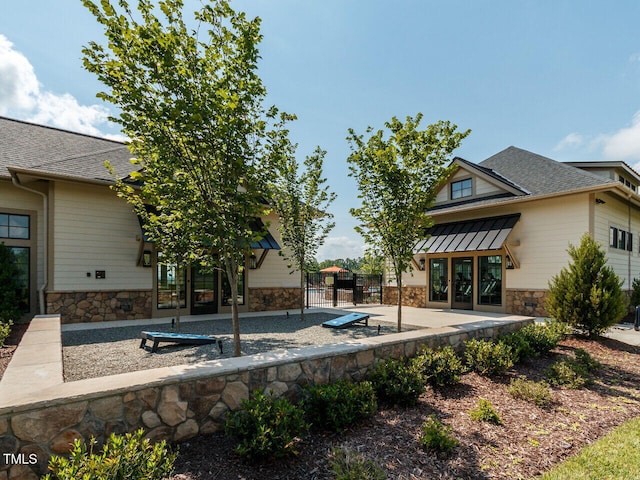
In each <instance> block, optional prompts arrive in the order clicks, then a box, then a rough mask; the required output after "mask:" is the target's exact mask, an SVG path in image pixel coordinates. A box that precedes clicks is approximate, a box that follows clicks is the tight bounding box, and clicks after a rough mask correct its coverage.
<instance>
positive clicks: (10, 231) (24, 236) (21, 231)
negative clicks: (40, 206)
mask: <svg viewBox="0 0 640 480" xmlns="http://www.w3.org/2000/svg"><path fill="white" fill-rule="evenodd" d="M0 238H16V239H19V240H29V215H13V214H11V213H0Z"/></svg>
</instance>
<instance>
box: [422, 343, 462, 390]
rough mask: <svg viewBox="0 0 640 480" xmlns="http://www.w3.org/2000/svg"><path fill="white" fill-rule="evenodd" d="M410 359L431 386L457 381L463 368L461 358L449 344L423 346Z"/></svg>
mask: <svg viewBox="0 0 640 480" xmlns="http://www.w3.org/2000/svg"><path fill="white" fill-rule="evenodd" d="M412 361H413V362H414V363H415V365H416V367H417V368H418V369H419V370H420V371H421V373H422V375H423V377H424V378H425V380H426V381H427V383H429V384H430V385H431V386H433V387H444V386H446V385H452V384H454V383H458V382H459V381H460V376H461V375H462V374H463V373H464V370H465V368H464V365H463V364H462V360H461V359H460V357H459V356H458V355H457V354H456V352H455V351H454V350H453V347H451V346H449V345H447V346H444V347H438V348H433V349H432V348H423V349H422V350H421V351H420V353H419V354H418V355H417V356H415V357H414V358H413V359H412Z"/></svg>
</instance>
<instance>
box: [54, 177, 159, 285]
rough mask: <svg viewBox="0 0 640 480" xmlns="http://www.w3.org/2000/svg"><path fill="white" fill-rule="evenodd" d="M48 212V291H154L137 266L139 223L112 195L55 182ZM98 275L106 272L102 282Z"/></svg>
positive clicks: (149, 276)
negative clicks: (51, 222)
mask: <svg viewBox="0 0 640 480" xmlns="http://www.w3.org/2000/svg"><path fill="white" fill-rule="evenodd" d="M52 208H53V210H52V215H53V220H54V229H53V232H52V235H53V248H54V261H55V264H54V282H53V285H52V286H50V289H51V290H55V291H74V290H77V291H98V290H129V289H151V288H152V278H153V276H152V269H151V268H143V267H139V266H137V259H138V246H139V242H138V239H139V238H140V235H141V231H140V225H139V223H138V219H137V218H136V215H135V214H134V213H133V211H132V210H131V207H130V206H129V205H128V204H127V203H126V202H125V201H124V200H122V199H120V198H118V197H117V196H116V194H115V193H114V192H113V191H111V190H110V189H109V188H107V187H100V186H88V185H80V184H71V183H62V182H59V183H56V185H55V189H54V193H53V202H52ZM96 270H104V271H105V272H106V278H105V279H96V278H95V271H96ZM87 272H88V273H90V275H91V276H87Z"/></svg>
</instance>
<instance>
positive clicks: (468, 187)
mask: <svg viewBox="0 0 640 480" xmlns="http://www.w3.org/2000/svg"><path fill="white" fill-rule="evenodd" d="M472 194H473V188H472V183H471V179H470V178H466V179H464V180H459V181H457V182H451V200H455V199H457V198H464V197H470V196H471V195H472Z"/></svg>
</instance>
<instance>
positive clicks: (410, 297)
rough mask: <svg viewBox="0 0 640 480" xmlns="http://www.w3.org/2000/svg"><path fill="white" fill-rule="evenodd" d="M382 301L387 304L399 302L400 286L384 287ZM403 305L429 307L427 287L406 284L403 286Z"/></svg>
mask: <svg viewBox="0 0 640 480" xmlns="http://www.w3.org/2000/svg"><path fill="white" fill-rule="evenodd" d="M382 303H384V304H385V305H397V304H398V287H387V286H385V287H384V288H383V289H382ZM402 305H403V306H406V307H418V308H426V307H427V287H420V286H415V285H405V286H404V287H402Z"/></svg>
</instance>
